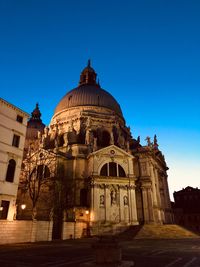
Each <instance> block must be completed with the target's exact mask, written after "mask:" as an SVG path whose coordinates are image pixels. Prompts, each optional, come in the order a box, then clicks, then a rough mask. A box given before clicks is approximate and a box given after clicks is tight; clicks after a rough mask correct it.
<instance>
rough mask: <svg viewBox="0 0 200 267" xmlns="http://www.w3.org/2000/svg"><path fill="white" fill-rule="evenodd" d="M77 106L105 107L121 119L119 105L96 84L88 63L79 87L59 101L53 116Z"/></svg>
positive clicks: (81, 76)
mask: <svg viewBox="0 0 200 267" xmlns="http://www.w3.org/2000/svg"><path fill="white" fill-rule="evenodd" d="M77 106H99V107H105V108H108V109H111V110H113V111H114V112H115V113H116V114H117V115H119V116H121V117H123V115H122V111H121V108H120V105H119V104H118V103H117V101H116V100H115V99H114V97H113V96H112V95H111V94H109V93H108V92H107V91H105V90H104V89H102V88H101V87H100V85H99V84H97V82H96V73H95V71H94V69H93V68H91V66H90V61H88V66H87V67H86V68H84V70H83V71H82V72H81V75H80V81H79V86H78V87H77V88H75V89H72V90H71V91H70V92H68V93H67V94H66V95H65V96H64V97H63V98H62V99H61V101H60V102H59V104H58V105H57V107H56V109H55V112H54V114H56V113H58V112H60V111H62V110H65V109H67V108H71V107H77Z"/></svg>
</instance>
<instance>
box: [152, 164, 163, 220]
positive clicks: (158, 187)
mask: <svg viewBox="0 0 200 267" xmlns="http://www.w3.org/2000/svg"><path fill="white" fill-rule="evenodd" d="M154 173H155V180H156V185H157V188H156V189H157V190H156V192H157V201H158V208H159V210H160V223H163V221H164V218H163V207H162V203H161V196H160V183H159V177H158V170H157V169H156V168H155V169H154Z"/></svg>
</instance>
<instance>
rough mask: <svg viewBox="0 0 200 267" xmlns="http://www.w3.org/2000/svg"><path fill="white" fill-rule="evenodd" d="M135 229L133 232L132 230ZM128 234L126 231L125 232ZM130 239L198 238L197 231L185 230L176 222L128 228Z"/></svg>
mask: <svg viewBox="0 0 200 267" xmlns="http://www.w3.org/2000/svg"><path fill="white" fill-rule="evenodd" d="M134 228H135V229H134ZM134 231H135V232H134ZM126 235H128V231H127V233H126ZM129 235H131V236H132V239H133V238H134V239H181V238H183V239H184V238H200V236H199V235H198V234H197V233H194V232H192V231H190V230H187V229H185V228H183V227H181V226H179V225H176V224H164V225H150V224H146V225H142V226H135V227H134V226H133V227H131V228H130V232H129Z"/></svg>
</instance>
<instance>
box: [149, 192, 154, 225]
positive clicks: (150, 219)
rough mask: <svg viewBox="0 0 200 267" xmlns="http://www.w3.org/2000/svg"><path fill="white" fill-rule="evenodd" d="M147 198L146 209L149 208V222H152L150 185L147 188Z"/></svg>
mask: <svg viewBox="0 0 200 267" xmlns="http://www.w3.org/2000/svg"><path fill="white" fill-rule="evenodd" d="M147 199H148V209H149V222H150V223H153V222H154V217H153V200H152V190H151V188H150V187H148V188H147Z"/></svg>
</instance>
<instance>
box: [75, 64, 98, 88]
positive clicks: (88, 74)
mask: <svg viewBox="0 0 200 267" xmlns="http://www.w3.org/2000/svg"><path fill="white" fill-rule="evenodd" d="M96 77H97V74H96V72H95V71H94V69H93V68H92V67H91V62H90V59H89V60H88V65H87V67H86V68H84V69H83V71H82V72H81V75H80V81H79V86H81V85H85V84H91V85H97V82H96Z"/></svg>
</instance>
